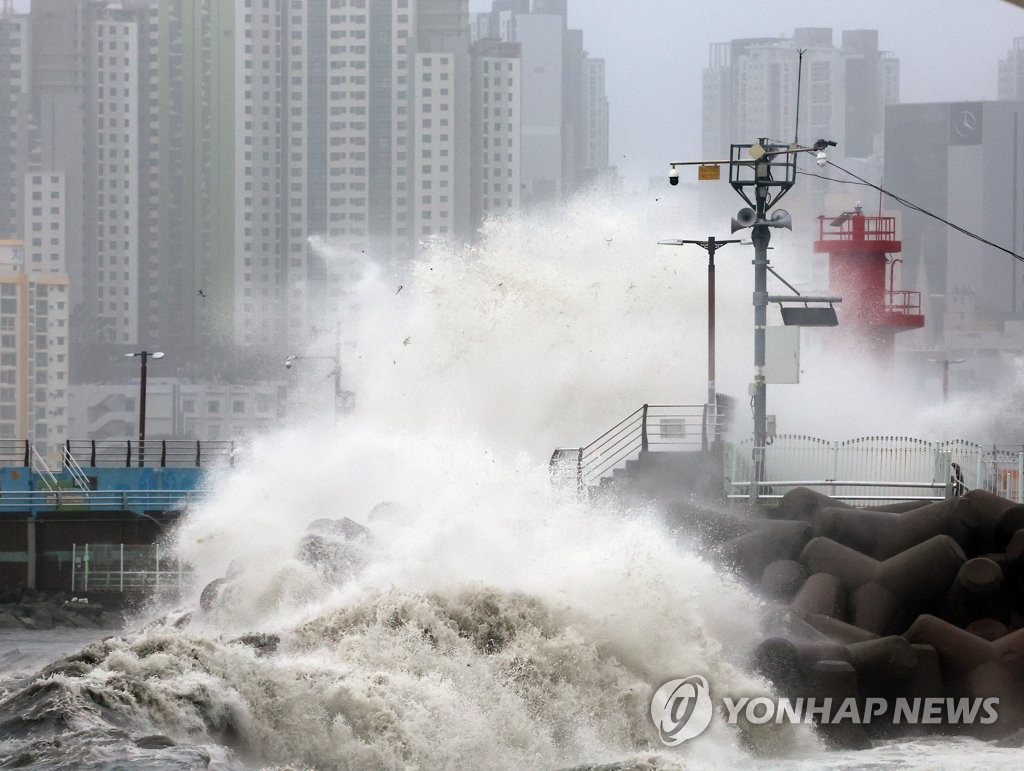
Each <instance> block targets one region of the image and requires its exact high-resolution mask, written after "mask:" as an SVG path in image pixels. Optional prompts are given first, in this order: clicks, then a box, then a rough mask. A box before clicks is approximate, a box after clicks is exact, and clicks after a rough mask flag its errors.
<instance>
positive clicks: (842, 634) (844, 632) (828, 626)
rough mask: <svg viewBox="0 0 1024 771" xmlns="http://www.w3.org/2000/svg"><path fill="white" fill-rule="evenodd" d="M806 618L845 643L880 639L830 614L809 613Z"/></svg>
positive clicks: (828, 634) (818, 628)
mask: <svg viewBox="0 0 1024 771" xmlns="http://www.w3.org/2000/svg"><path fill="white" fill-rule="evenodd" d="M804 620H805V621H806V622H807V623H808V624H810V625H811V626H812V627H814V628H815V629H817V630H818V631H819V632H821V633H822V634H823V635H825V636H826V637H829V638H830V639H832V640H835V641H836V642H840V643H843V644H844V645H849V644H850V643H858V642H866V641H867V640H876V639H878V635H877V634H874V633H873V632H868V631H867V630H865V629H861V628H860V627H859V626H854V625H853V624H848V623H846V622H845V621H840V620H839V619H837V618H832V617H830V616H822V615H820V614H817V613H809V614H807V615H805V616H804Z"/></svg>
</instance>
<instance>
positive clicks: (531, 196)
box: [0, 0, 608, 383]
mask: <svg viewBox="0 0 1024 771" xmlns="http://www.w3.org/2000/svg"><path fill="white" fill-rule="evenodd" d="M566 13H567V8H566V2H565V1H564V0H554V1H552V0H534V2H533V4H532V7H531V4H530V3H529V2H525V3H524V2H507V1H505V0H498V2H495V4H494V9H493V10H492V12H490V13H488V14H484V15H483V17H478V18H474V19H471V18H470V14H469V5H468V0H34V1H33V2H32V4H31V10H30V11H29V12H28V13H27V14H16V13H12V12H10V11H9V9H8V10H7V11H6V12H0V239H2V238H7V239H16V240H19V241H22V242H23V243H24V259H25V264H26V266H28V269H30V270H31V271H32V272H33V273H47V274H52V275H56V276H67V277H68V280H69V284H68V291H69V293H70V296H69V314H70V316H69V323H70V329H69V331H68V338H69V342H70V343H71V356H72V359H73V360H72V362H71V370H70V376H71V378H72V379H73V380H74V381H75V382H83V383H86V382H98V381H101V380H103V379H104V378H110V377H111V374H110V362H111V361H112V357H113V356H116V355H119V354H120V353H122V352H128V351H131V350H136V349H138V348H140V347H142V348H149V349H162V350H167V351H171V350H173V351H174V352H175V357H174V360H175V361H177V362H179V363H180V364H179V366H180V367H182V368H185V367H188V368H189V371H188V372H185V371H182V372H181V373H180V374H182V375H186V374H187V375H188V376H190V377H207V378H215V377H218V376H227V375H226V374H225V370H226V369H230V367H229V366H228V363H229V362H231V363H232V366H234V363H237V366H238V368H245V367H250V365H251V364H252V362H257V364H252V366H253V367H256V368H257V369H258V368H259V366H260V365H259V364H258V362H259V361H261V360H266V361H270V360H274V361H277V360H278V359H277V356H278V355H279V354H280V353H281V352H282V351H284V350H289V351H290V350H293V349H294V348H295V347H296V346H301V345H303V344H305V343H306V342H308V337H309V334H310V329H313V328H315V327H317V326H322V325H323V324H324V323H325V321H326V319H325V318H324V314H328V315H329V314H330V309H329V307H328V303H327V302H326V301H327V299H328V298H331V297H334V296H336V293H335V292H334V291H333V290H334V288H335V287H336V286H338V285H343V284H345V283H346V282H348V281H350V280H351V273H352V272H353V268H352V266H353V264H357V263H358V261H359V260H364V259H367V255H373V256H374V257H376V258H383V259H384V260H396V259H397V260H401V259H404V258H407V257H409V256H410V255H412V254H414V253H415V252H416V251H417V250H418V249H419V248H420V246H421V244H422V243H424V242H425V241H428V240H429V239H431V238H434V237H440V238H457V239H468V238H472V237H473V236H474V233H475V231H476V229H477V227H478V226H479V224H480V222H481V221H482V220H483V219H484V218H486V217H489V216H494V215H496V214H501V213H504V212H507V211H512V210H515V209H517V208H519V207H520V206H522V205H524V204H526V203H528V202H529V201H531V200H534V201H540V200H550V198H551V197H552V196H561V195H567V194H570V193H571V192H573V191H574V190H575V189H577V188H578V187H579V185H581V184H583V183H585V182H586V181H587V180H588V179H590V178H592V177H593V176H595V175H596V174H598V173H600V172H601V171H602V170H604V169H606V168H607V166H608V157H607V156H608V150H607V141H608V140H607V136H608V104H607V99H606V97H605V95H604V62H603V60H600V59H593V58H591V57H589V56H588V55H587V54H586V53H585V52H584V51H583V38H582V32H581V31H579V30H569V29H567V27H566ZM484 17H486V18H484ZM492 23H493V28H492V26H491V25H492ZM481 25H483V26H481ZM318 241H319V242H321V243H327V244H330V246H331V248H332V249H333V250H334V251H335V252H337V253H339V254H341V255H342V257H341V258H339V259H336V260H335V259H330V258H329V257H325V255H324V254H323V253H322V252H321V251H319V250H318V246H317V243H318ZM235 360H237V362H235ZM250 369H251V367H250ZM264 374H267V373H264ZM268 376H269V375H268Z"/></svg>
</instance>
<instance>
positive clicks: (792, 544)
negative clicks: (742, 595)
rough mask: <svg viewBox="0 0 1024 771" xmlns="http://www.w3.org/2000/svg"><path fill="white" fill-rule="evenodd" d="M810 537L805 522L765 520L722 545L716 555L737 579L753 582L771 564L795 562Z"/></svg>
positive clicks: (807, 525)
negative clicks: (731, 570) (741, 578)
mask: <svg viewBox="0 0 1024 771" xmlns="http://www.w3.org/2000/svg"><path fill="white" fill-rule="evenodd" d="M810 537H811V526H810V525H809V524H807V523H806V522H800V521H790V520H768V521H766V522H763V523H762V524H761V525H760V526H759V527H758V528H757V529H756V530H751V531H750V532H749V533H745V534H743V535H741V536H738V537H736V538H732V539H730V540H728V541H726V542H725V543H723V544H722V546H721V547H720V550H719V553H720V554H721V556H722V559H723V561H724V562H726V564H728V565H730V566H732V567H733V568H734V569H735V570H736V571H737V572H739V573H740V575H742V576H744V577H745V578H747V579H748V580H750V581H756V580H758V579H760V577H761V575H762V574H763V573H764V570H765V568H766V567H768V565H770V564H771V563H772V562H775V561H776V560H796V559H797V558H798V557H799V556H800V551H801V549H803V548H804V545H805V544H806V543H807V541H808V539H810Z"/></svg>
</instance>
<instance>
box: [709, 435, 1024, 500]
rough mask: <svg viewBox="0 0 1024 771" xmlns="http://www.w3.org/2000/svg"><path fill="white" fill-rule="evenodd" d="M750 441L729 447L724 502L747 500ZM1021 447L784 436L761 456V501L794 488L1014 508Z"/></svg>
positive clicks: (1022, 469)
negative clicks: (968, 497) (972, 496)
mask: <svg viewBox="0 0 1024 771" xmlns="http://www.w3.org/2000/svg"><path fill="white" fill-rule="evenodd" d="M752 449H753V440H745V441H743V442H739V443H737V444H735V445H732V446H731V447H730V452H729V453H728V454H727V457H726V469H725V471H726V477H727V480H728V484H729V486H730V490H729V492H730V494H731V495H730V497H733V498H741V497H744V496H745V495H747V494H749V491H750V486H751V482H752V478H753V462H752ZM1022 477H1024V447H1021V448H1013V449H1000V448H998V447H985V446H983V445H980V444H977V443H976V442H970V441H966V440H962V439H955V440H952V441H945V442H931V441H927V440H924V439H918V438H915V437H907V436H865V437H858V438H856V439H849V440H846V441H841V442H835V441H828V440H825V439H821V438H819V437H813V436H806V435H797V434H786V435H781V436H778V437H776V438H775V439H774V441H773V442H772V443H771V444H770V445H769V446H768V447H767V448H766V453H765V479H764V482H763V483H762V486H761V493H760V496H759V497H762V498H767V499H778V498H781V497H782V495H783V494H785V493H786V492H787V491H788V490H791V489H792V488H794V487H797V486H802V487H813V488H815V489H818V490H819V491H820V492H823V493H826V494H827V495H830V496H832V497H835V498H840V499H844V500H848V501H885V500H909V499H914V498H917V499H923V500H940V499H942V498H945V497H946V496H947V495H950V494H957V493H959V492H962V491H964V490H971V489H975V488H980V489H983V490H988V491H990V492H994V493H996V494H998V495H1001V496H1003V497H1005V498H1009V499H1010V500H1013V501H1016V502H1018V503H1020V502H1024V498H1022V489H1021V479H1022Z"/></svg>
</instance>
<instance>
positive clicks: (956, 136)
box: [885, 101, 1024, 370]
mask: <svg viewBox="0 0 1024 771" xmlns="http://www.w3.org/2000/svg"><path fill="white" fill-rule="evenodd" d="M885 180H886V187H887V188H888V189H890V190H893V191H894V192H897V194H899V195H900V196H902V197H904V198H906V199H908V200H909V201H912V202H913V203H914V204H916V205H918V206H920V207H921V208H923V209H925V210H928V211H929V212H932V213H934V214H935V215H937V216H939V217H942V218H944V219H946V220H949V221H950V222H953V223H955V224H956V225H958V226H961V227H963V228H965V229H967V230H970V231H972V232H974V233H978V234H980V235H982V237H983V238H985V239H986V240H988V241H990V242H992V243H993V244H996V245H998V246H1001V247H1004V248H1006V249H1009V250H1011V251H1012V252H1015V253H1018V254H1019V253H1020V252H1021V249H1022V248H1024V238H1022V235H1021V231H1022V227H1024V215H1022V214H1021V202H1022V201H1024V101H972V102H937V103H925V104H897V105H892V106H890V108H889V110H888V111H887V115H886V166H885ZM900 211H901V216H902V228H903V232H902V240H903V254H902V258H903V265H902V270H903V275H904V276H906V277H907V280H908V281H909V283H910V284H913V285H916V287H918V288H919V289H921V290H922V296H923V300H924V302H925V304H926V308H925V312H926V313H927V315H928V326H927V327H926V329H925V330H924V333H923V334H924V340H921V341H920V344H924V345H926V346H929V347H933V348H937V349H945V348H946V347H947V346H948V344H949V341H950V340H951V339H953V338H956V339H957V340H959V341H961V343H963V341H964V340H967V339H969V338H970V337H971V335H974V336H975V338H978V336H979V335H981V334H982V333H984V334H985V336H987V337H989V338H990V337H991V334H990V333H994V334H996V335H1000V334H1002V332H1004V331H1005V330H1009V329H1012V330H1017V329H1019V325H1016V326H1014V325H1011V327H1007V324H1008V323H1010V322H1014V320H1020V319H1022V318H1024V268H1022V267H1021V265H1020V262H1019V261H1018V260H1016V259H1014V258H1013V257H1012V256H1011V255H1009V254H1007V253H1005V252H1001V251H998V250H996V249H993V248H992V247H990V246H988V245H985V244H982V243H980V242H979V241H977V240H975V239H971V238H969V237H967V235H965V234H963V233H961V232H958V231H956V230H955V229H953V228H951V227H949V226H948V225H946V224H944V223H943V222H939V221H937V220H935V219H933V218H931V217H927V216H925V215H922V214H920V213H916V212H914V211H913V210H911V209H908V208H906V207H900ZM914 334H915V335H916V334H918V333H914ZM978 339H980V338H978ZM1018 348H1019V349H1024V341H1018ZM963 369H964V368H962V370H963Z"/></svg>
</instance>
